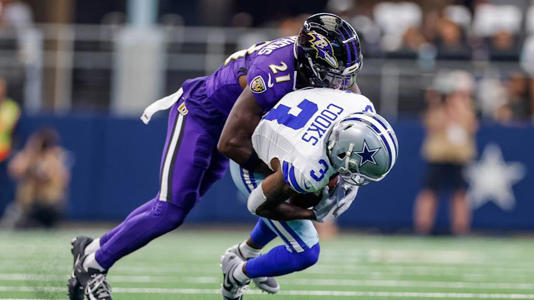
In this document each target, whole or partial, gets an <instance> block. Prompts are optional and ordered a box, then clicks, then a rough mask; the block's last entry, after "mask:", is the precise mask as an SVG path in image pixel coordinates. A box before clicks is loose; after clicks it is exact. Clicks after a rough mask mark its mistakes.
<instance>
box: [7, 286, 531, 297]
mask: <svg viewBox="0 0 534 300" xmlns="http://www.w3.org/2000/svg"><path fill="white" fill-rule="evenodd" d="M113 291H114V293H116V294H190V295H200V294H204V295H218V294H220V290H219V289H180V288H114V289H113ZM0 292H65V288H64V287H42V288H35V287H28V286H18V287H7V286H0ZM247 294H256V295H258V294H261V291H258V290H249V291H247ZM280 294H281V295H291V296H308V297H309V296H320V297H324V296H330V297H367V298H368V297H382V298H438V299H439V298H456V299H534V294H517V293H514V294H506V293H504V294H503V293H501V294H492V293H439V292H436V293H434V292H430V293H429V292H372V291H321V290H315V291H307V290H287V291H280Z"/></svg>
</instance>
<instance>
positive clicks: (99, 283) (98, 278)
mask: <svg viewBox="0 0 534 300" xmlns="http://www.w3.org/2000/svg"><path fill="white" fill-rule="evenodd" d="M86 258H87V255H84V256H83V257H82V258H80V259H79V260H78V263H77V264H76V266H75V267H74V276H75V277H76V279H77V280H78V282H79V283H80V285H82V287H83V291H84V294H85V295H86V296H87V298H88V299H89V300H113V298H112V297H111V286H110V285H109V283H108V281H107V279H106V274H107V271H100V270H97V269H94V268H88V269H87V270H86V269H85V268H84V267H83V262H84V260H85V259H86Z"/></svg>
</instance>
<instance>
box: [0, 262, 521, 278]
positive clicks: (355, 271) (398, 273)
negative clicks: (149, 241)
mask: <svg viewBox="0 0 534 300" xmlns="http://www.w3.org/2000/svg"><path fill="white" fill-rule="evenodd" d="M0 270H3V271H4V272H5V271H6V269H2V268H0ZM9 270H10V271H15V272H27V271H29V268H28V267H25V268H21V267H20V265H19V266H18V267H17V268H14V269H9ZM113 270H115V271H116V272H119V273H128V274H132V273H137V274H144V275H141V276H146V274H154V273H155V274H165V273H166V274H188V275H190V274H196V275H199V274H202V275H209V274H212V273H213V272H214V271H218V270H219V266H218V265H216V264H213V267H208V266H204V267H196V268H194V267H193V266H188V267H183V266H182V267H176V268H172V267H169V266H161V267H157V266H150V267H142V266H132V265H124V266H117V267H115V268H114V269H113ZM46 271H47V272H51V271H52V272H53V271H57V272H65V274H67V273H69V272H70V271H69V270H68V269H67V268H64V267H59V266H56V267H54V266H50V267H49V268H47V270H46ZM306 272H307V273H311V274H316V275H346V276H361V277H362V278H370V279H377V278H397V277H406V276H411V277H424V278H435V279H439V278H442V277H444V276H450V277H454V278H461V279H462V280H468V281H493V280H496V279H498V278H502V276H503V274H506V279H507V280H529V279H531V278H532V274H531V273H530V272H528V273H527V272H525V273H524V272H521V271H516V272H513V271H511V270H508V272H507V271H506V270H500V272H498V271H497V270H495V271H493V272H490V271H488V270H486V271H485V270H479V272H473V271H471V270H470V271H468V272H464V271H463V270H460V269H458V270H453V269H451V270H444V269H433V268H416V269H413V268H412V269H410V267H406V268H391V269H389V270H375V269H373V268H361V267H359V266H357V265H355V266H353V267H347V266H346V267H342V266H339V267H338V266H324V265H319V266H314V267H312V268H310V269H309V270H306ZM121 275H122V274H121Z"/></svg>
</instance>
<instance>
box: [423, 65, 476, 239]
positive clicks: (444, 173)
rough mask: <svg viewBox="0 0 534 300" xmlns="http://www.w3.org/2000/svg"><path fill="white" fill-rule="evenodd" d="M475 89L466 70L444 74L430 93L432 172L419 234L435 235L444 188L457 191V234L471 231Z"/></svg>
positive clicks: (427, 150)
mask: <svg viewBox="0 0 534 300" xmlns="http://www.w3.org/2000/svg"><path fill="white" fill-rule="evenodd" d="M472 91H473V78H472V76H471V75H470V74H469V73H467V72H464V71H454V72H451V73H447V74H440V76H438V77H437V78H436V82H435V84H434V87H433V89H431V90H428V91H427V101H428V108H427V111H426V113H425V116H424V126H425V127H426V138H425V141H424V144H423V157H424V159H425V160H426V161H427V170H426V175H425V180H424V186H423V189H422V190H421V192H420V193H419V195H418V196H417V199H416V202H415V230H416V232H417V233H419V234H429V233H431V231H432V228H433V226H434V220H435V216H436V209H437V207H438V205H437V201H438V195H439V192H441V191H442V190H446V191H449V192H452V201H451V206H450V210H451V213H450V216H451V231H452V233H453V234H457V235H461V234H466V233H468V232H469V227H470V220H471V212H470V206H469V203H468V201H467V193H466V188H467V183H466V181H465V179H464V177H463V170H464V168H465V166H466V165H467V164H468V163H469V162H470V161H471V160H472V159H473V157H474V155H475V132H476V130H477V121H476V118H475V113H474V109H473V104H472V98H471V94H472Z"/></svg>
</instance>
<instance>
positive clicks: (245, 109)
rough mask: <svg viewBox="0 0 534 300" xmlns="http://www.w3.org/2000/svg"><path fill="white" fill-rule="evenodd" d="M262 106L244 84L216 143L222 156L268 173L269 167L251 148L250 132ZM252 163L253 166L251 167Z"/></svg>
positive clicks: (248, 167) (246, 166) (256, 122)
mask: <svg viewBox="0 0 534 300" xmlns="http://www.w3.org/2000/svg"><path fill="white" fill-rule="evenodd" d="M262 114H263V108H262V107H261V106H260V105H259V104H258V102H257V101H256V99H255V98H254V95H253V94H252V92H251V91H250V88H249V87H248V86H246V87H245V88H244V89H243V92H241V95H240V96H239V98H237V101H236V103H235V104H234V106H233V107H232V110H231V111H230V114H229V115H228V119H227V120H226V123H225V124H224V128H223V130H222V133H221V137H220V139H219V143H218V144H217V149H218V150H219V152H221V153H222V154H223V155H224V156H226V157H228V158H230V159H232V160H233V161H235V162H237V163H238V164H240V165H241V166H243V167H245V168H247V169H253V171H255V172H259V173H264V174H269V173H271V171H270V169H269V168H268V167H267V165H266V164H265V163H263V162H262V161H261V160H259V159H258V158H257V155H256V153H255V152H254V149H253V148H252V140H251V137H252V134H253V133H254V129H255V128H256V126H257V125H258V123H259V122H260V120H261V116H262ZM250 165H253V166H254V168H251V167H250Z"/></svg>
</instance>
